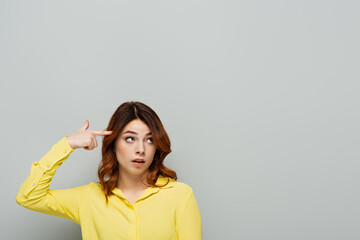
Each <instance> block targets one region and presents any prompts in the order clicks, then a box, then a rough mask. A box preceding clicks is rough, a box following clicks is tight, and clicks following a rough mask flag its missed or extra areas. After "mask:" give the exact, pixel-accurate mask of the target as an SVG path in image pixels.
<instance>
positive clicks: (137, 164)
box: [132, 161, 145, 166]
mask: <svg viewBox="0 0 360 240" xmlns="http://www.w3.org/2000/svg"><path fill="white" fill-rule="evenodd" d="M132 163H133V164H134V165H135V166H142V165H144V164H145V162H135V161H133V162H132Z"/></svg>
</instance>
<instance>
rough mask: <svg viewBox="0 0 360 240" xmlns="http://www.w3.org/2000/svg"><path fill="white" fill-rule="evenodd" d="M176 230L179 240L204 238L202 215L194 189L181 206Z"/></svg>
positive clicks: (199, 239)
mask: <svg viewBox="0 0 360 240" xmlns="http://www.w3.org/2000/svg"><path fill="white" fill-rule="evenodd" d="M176 231H177V235H178V239H179V240H201V239H202V224H201V216H200V211H199V208H198V205H197V202H196V199H195V196H194V193H193V191H192V189H191V191H190V193H189V195H188V196H187V198H186V200H185V202H184V203H183V204H182V205H181V206H180V208H179V215H178V219H177V223H176Z"/></svg>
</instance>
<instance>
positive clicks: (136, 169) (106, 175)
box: [98, 102, 177, 201]
mask: <svg viewBox="0 0 360 240" xmlns="http://www.w3.org/2000/svg"><path fill="white" fill-rule="evenodd" d="M106 130H108V131H112V134H111V135H107V136H104V139H103V144H102V160H101V163H100V165H99V168H98V177H99V180H100V184H101V185H102V188H103V190H104V193H105V195H106V201H107V200H108V199H107V198H108V195H110V194H111V191H112V189H113V188H114V187H116V184H117V182H118V179H119V177H120V174H121V173H128V174H140V175H141V174H144V173H145V172H146V175H147V182H148V183H150V184H151V185H152V186H155V183H156V180H157V177H158V176H159V175H163V176H166V177H170V178H172V179H174V180H176V179H177V176H176V172H174V171H173V170H171V169H169V168H167V167H165V166H164V164H163V162H164V159H165V157H166V156H167V155H168V154H169V153H170V152H171V145H170V139H169V137H168V135H167V133H166V131H165V129H164V127H163V125H162V123H161V121H160V119H159V117H158V115H157V114H156V113H155V112H154V111H153V110H152V109H151V108H150V107H149V106H147V105H145V104H143V103H141V102H125V103H123V104H121V105H120V106H119V107H118V108H117V109H116V111H115V112H114V114H113V115H112V117H111V118H110V121H109V124H108V127H107V129H106ZM135 158H142V159H144V160H145V163H144V164H143V165H142V166H136V164H135V163H133V162H132V160H134V159H135ZM119 163H120V164H119Z"/></svg>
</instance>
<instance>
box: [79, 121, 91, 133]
mask: <svg viewBox="0 0 360 240" xmlns="http://www.w3.org/2000/svg"><path fill="white" fill-rule="evenodd" d="M88 128H89V120H86V122H85V123H84V125H83V126H82V127H81V128H80V130H83V131H85V130H86V129H88Z"/></svg>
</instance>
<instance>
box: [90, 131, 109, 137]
mask: <svg viewBox="0 0 360 240" xmlns="http://www.w3.org/2000/svg"><path fill="white" fill-rule="evenodd" d="M92 132H93V134H95V135H97V136H104V135H110V134H111V133H112V132H113V131H101V130H92Z"/></svg>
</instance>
